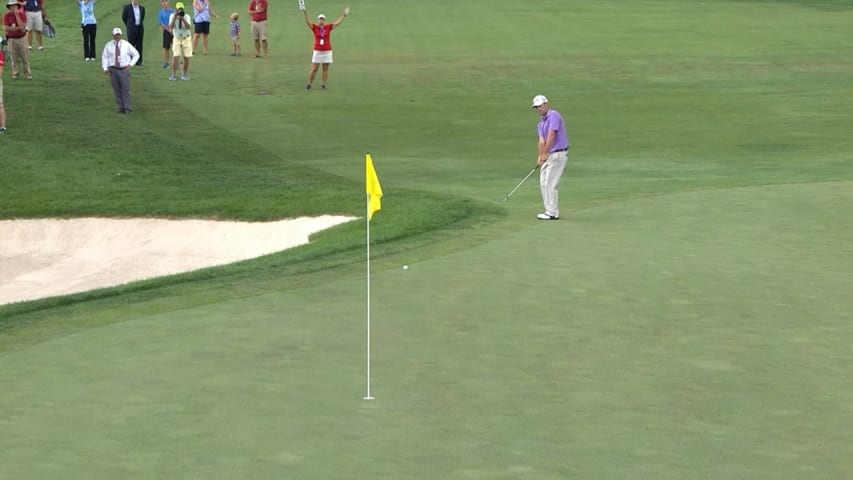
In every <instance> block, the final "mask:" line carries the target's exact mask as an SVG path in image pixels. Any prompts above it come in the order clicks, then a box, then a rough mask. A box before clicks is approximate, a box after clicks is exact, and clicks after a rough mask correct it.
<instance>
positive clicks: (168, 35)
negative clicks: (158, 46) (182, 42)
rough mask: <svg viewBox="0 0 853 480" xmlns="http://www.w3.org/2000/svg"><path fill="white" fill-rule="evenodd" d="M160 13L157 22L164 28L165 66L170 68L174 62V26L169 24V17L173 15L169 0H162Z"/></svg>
mask: <svg viewBox="0 0 853 480" xmlns="http://www.w3.org/2000/svg"><path fill="white" fill-rule="evenodd" d="M160 5H161V6H162V7H163V8H162V9H160V13H158V14H157V22H158V23H159V24H160V29H161V30H163V68H164V69H165V68H169V65H171V64H172V27H170V26H169V18H171V17H172V12H174V10H172V8H171V7H169V0H160Z"/></svg>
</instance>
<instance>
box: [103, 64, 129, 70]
mask: <svg viewBox="0 0 853 480" xmlns="http://www.w3.org/2000/svg"><path fill="white" fill-rule="evenodd" d="M107 68H111V69H113V70H124V69H125V68H127V67H116V66H115V65H110V66H109V67H107Z"/></svg>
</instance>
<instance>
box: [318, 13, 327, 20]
mask: <svg viewBox="0 0 853 480" xmlns="http://www.w3.org/2000/svg"><path fill="white" fill-rule="evenodd" d="M317 18H318V19H320V18H322V19H323V20H325V19H326V16H325V15H323V14H322V13H321V14H320V15H317Z"/></svg>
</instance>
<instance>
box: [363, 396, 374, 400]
mask: <svg viewBox="0 0 853 480" xmlns="http://www.w3.org/2000/svg"><path fill="white" fill-rule="evenodd" d="M362 400H373V397H371V396H370V395H368V396H366V397H364V398H363V399H362Z"/></svg>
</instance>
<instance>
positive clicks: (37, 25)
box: [24, 0, 47, 50]
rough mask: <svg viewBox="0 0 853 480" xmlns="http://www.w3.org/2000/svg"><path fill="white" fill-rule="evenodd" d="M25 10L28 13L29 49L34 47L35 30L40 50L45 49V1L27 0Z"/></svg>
mask: <svg viewBox="0 0 853 480" xmlns="http://www.w3.org/2000/svg"><path fill="white" fill-rule="evenodd" d="M24 11H25V12H26V15H27V45H28V47H27V50H32V49H33V32H36V42H37V43H38V48H39V50H44V47H43V46H42V44H41V31H42V30H44V21H45V20H47V13H45V11H44V2H43V1H42V0H25V3H24Z"/></svg>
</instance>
